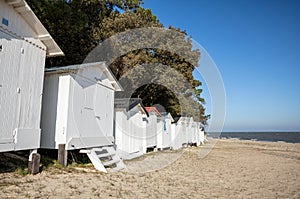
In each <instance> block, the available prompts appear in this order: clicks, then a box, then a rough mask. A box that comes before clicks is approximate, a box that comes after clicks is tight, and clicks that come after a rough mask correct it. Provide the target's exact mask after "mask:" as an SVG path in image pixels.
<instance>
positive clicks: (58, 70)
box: [45, 62, 123, 91]
mask: <svg viewBox="0 0 300 199" xmlns="http://www.w3.org/2000/svg"><path fill="white" fill-rule="evenodd" d="M88 67H98V68H99V69H100V70H101V71H102V72H103V74H105V75H106V77H107V78H108V80H109V82H110V83H111V84H112V85H113V87H114V88H115V91H122V90H123V88H122V86H121V85H120V84H119V82H118V81H117V80H116V79H115V77H114V75H113V73H112V72H111V70H110V69H109V68H108V67H107V66H106V64H105V62H94V63H85V64H76V65H69V66H59V67H51V68H46V69H45V74H63V73H74V72H76V71H77V70H79V69H84V68H88Z"/></svg>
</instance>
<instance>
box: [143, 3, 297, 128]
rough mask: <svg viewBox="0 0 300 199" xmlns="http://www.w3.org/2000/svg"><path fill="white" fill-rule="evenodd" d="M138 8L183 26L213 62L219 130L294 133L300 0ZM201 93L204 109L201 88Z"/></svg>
mask: <svg viewBox="0 0 300 199" xmlns="http://www.w3.org/2000/svg"><path fill="white" fill-rule="evenodd" d="M143 7H145V8H149V9H151V10H152V12H153V14H154V15H156V16H157V18H158V19H159V20H160V22H161V23H163V24H164V25H165V26H168V25H172V26H174V27H179V28H181V29H185V30H186V31H187V33H188V34H189V35H190V36H192V38H193V39H194V40H196V41H197V42H198V43H200V44H201V45H202V46H203V47H204V48H205V49H206V51H207V52H208V53H209V54H210V56H211V57H212V59H213V60H214V62H215V63H216V65H217V67H218V69H219V71H220V73H221V76H222V79H223V82H224V86H225V90H226V104H227V105H226V119H225V125H224V129H223V130H224V131H300V1H298V0H287V1H284V0H243V1H240V0H228V1H221V0H218V1H217V0H205V1H204V0H190V1H182V0H144V5H143ZM200 67H201V66H200ZM204 88H205V87H204ZM203 96H204V98H205V99H208V100H207V113H210V111H211V107H210V100H209V99H210V98H209V93H208V92H207V90H205V91H204V93H203Z"/></svg>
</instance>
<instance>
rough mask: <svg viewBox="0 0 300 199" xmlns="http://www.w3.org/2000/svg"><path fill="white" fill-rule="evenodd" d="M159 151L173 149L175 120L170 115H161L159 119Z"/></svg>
mask: <svg viewBox="0 0 300 199" xmlns="http://www.w3.org/2000/svg"><path fill="white" fill-rule="evenodd" d="M157 120H158V121H157V136H156V137H157V149H159V150H164V149H170V148H171V142H172V139H171V138H172V122H174V119H173V117H172V115H171V114H170V113H166V112H165V113H161V116H159V117H158V118H157Z"/></svg>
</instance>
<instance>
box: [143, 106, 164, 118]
mask: <svg viewBox="0 0 300 199" xmlns="http://www.w3.org/2000/svg"><path fill="white" fill-rule="evenodd" d="M145 108H146V110H147V112H148V113H154V114H155V115H156V116H159V117H161V113H160V112H159V111H158V110H157V108H156V107H154V106H148V107H145Z"/></svg>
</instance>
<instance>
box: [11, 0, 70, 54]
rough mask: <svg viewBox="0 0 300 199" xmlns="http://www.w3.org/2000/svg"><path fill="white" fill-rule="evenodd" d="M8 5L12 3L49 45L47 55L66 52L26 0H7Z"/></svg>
mask: <svg viewBox="0 0 300 199" xmlns="http://www.w3.org/2000/svg"><path fill="white" fill-rule="evenodd" d="M6 3H7V4H8V5H11V6H12V7H13V8H14V10H15V11H16V12H17V13H19V14H20V16H21V17H22V18H23V19H24V20H25V21H26V22H27V24H28V25H29V26H30V27H31V28H32V29H33V30H34V31H35V32H36V34H37V35H38V39H40V40H41V42H42V43H43V44H44V45H45V46H46V47H47V50H46V55H47V57H55V56H62V55H64V53H63V52H62V50H61V49H60V47H59V46H58V45H57V43H56V42H55V41H54V39H53V38H52V36H51V35H50V34H49V32H48V31H47V30H46V28H45V27H44V26H43V24H42V23H41V22H40V20H39V19H38V18H37V16H36V15H35V14H34V12H33V11H32V9H31V8H30V7H29V5H28V4H27V3H26V1H25V0H6Z"/></svg>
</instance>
